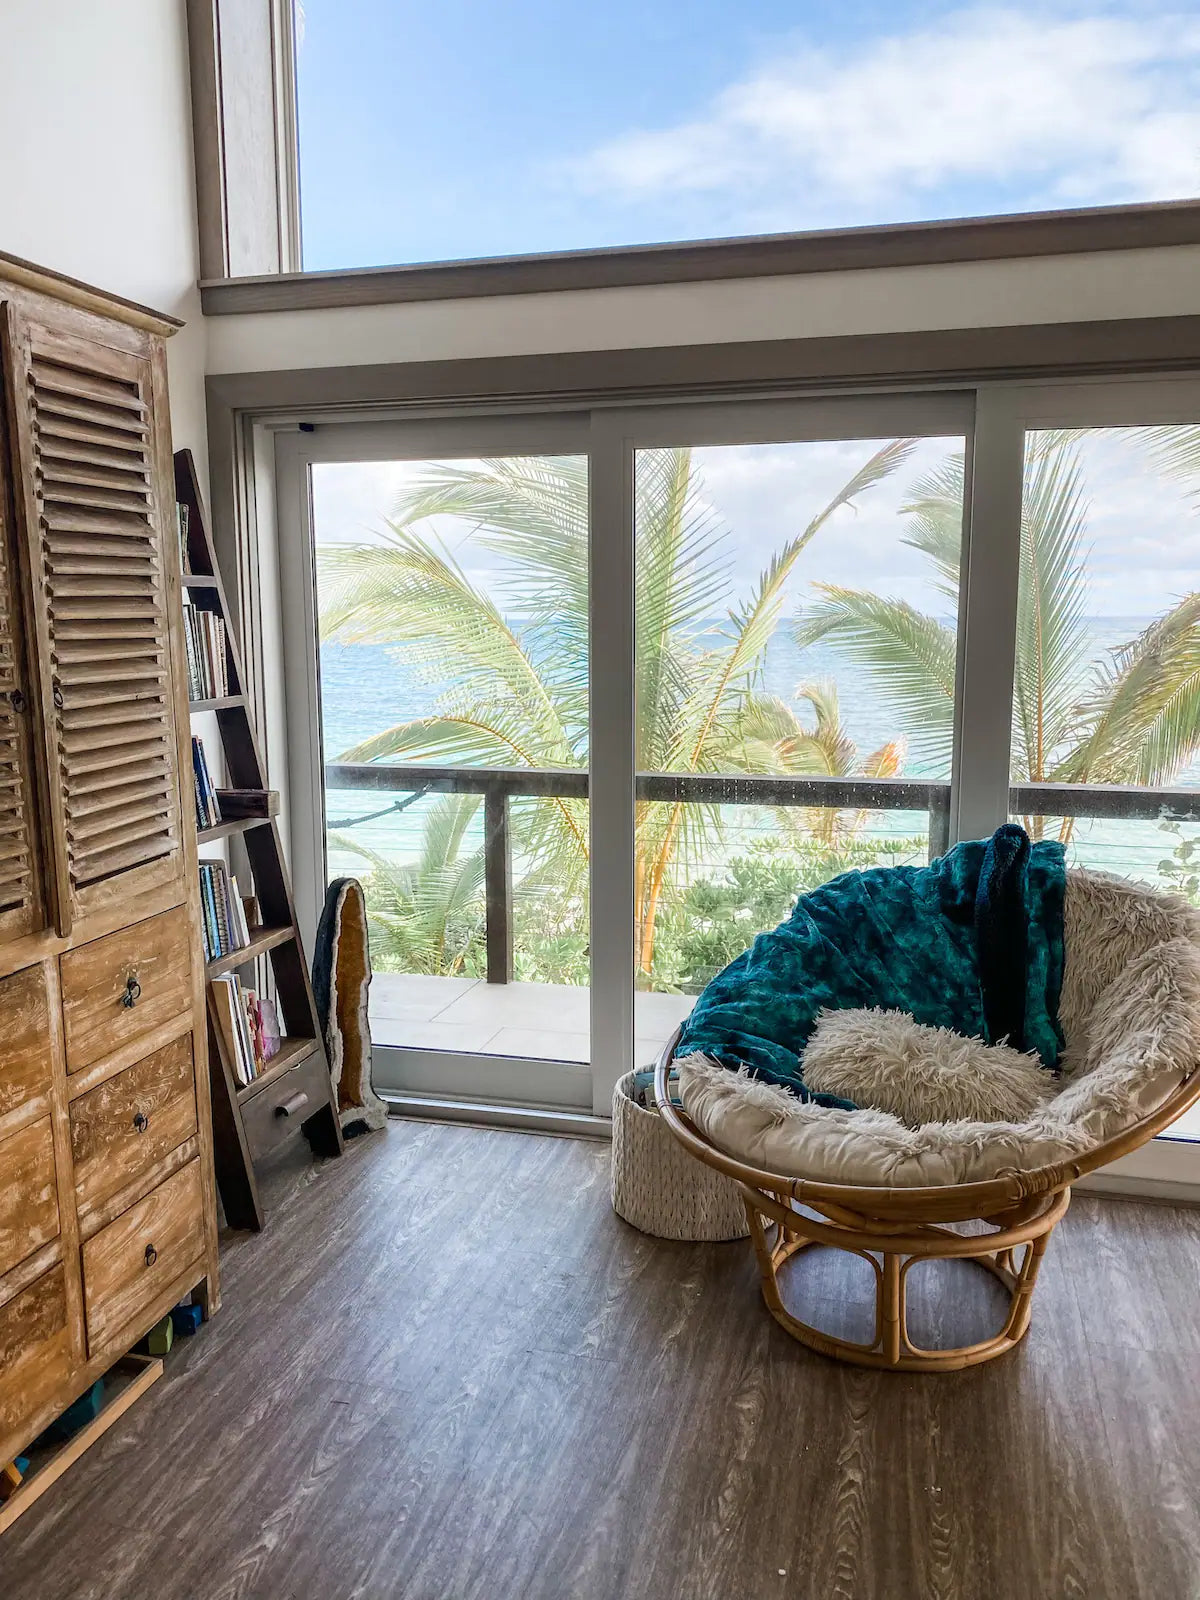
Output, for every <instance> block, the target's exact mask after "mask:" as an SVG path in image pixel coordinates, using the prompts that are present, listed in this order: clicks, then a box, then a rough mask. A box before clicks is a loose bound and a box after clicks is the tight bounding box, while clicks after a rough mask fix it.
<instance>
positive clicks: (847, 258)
mask: <svg viewBox="0 0 1200 1600" xmlns="http://www.w3.org/2000/svg"><path fill="white" fill-rule="evenodd" d="M1194 244H1200V201H1194V200H1183V201H1169V202H1165V203H1158V204H1152V205H1132V206H1095V207H1088V208H1086V209H1082V210H1076V211H1043V212H1027V213H1022V214H1019V215H1015V216H998V217H967V218H956V219H953V220H950V221H944V222H915V223H892V224H887V225H884V226H879V227H866V228H842V229H827V230H821V231H815V232H811V233H780V234H764V235H758V236H752V237H747V238H742V239H705V240H698V241H695V242H689V243H683V244H650V245H635V246H630V247H620V248H615V249H604V250H567V251H559V252H554V253H550V254H546V255H528V256H496V257H490V258H484V259H480V260H474V261H437V262H428V263H419V264H416V265H412V266H392V267H355V268H346V269H344V270H338V271H333V272H294V273H272V274H267V275H264V276H261V277H241V278H212V279H207V280H205V281H203V282H202V283H201V285H200V291H201V302H202V305H203V309H204V314H205V315H206V316H231V315H236V314H238V313H245V312H257V311H301V310H311V311H316V310H328V309H330V308H333V307H337V306H367V305H391V304H397V303H400V302H404V301H416V300H461V299H469V298H472V297H483V296H489V295H506V294H544V293H550V292H554V291H559V290H572V289H611V288H623V287H629V286H632V285H646V284H665V283H696V282H711V281H713V280H716V279H722V278H760V277H778V276H788V275H792V274H799V273H816V272H847V271H863V270H870V269H874V268H878V267H904V266H928V265H933V264H938V263H946V262H963V261H966V262H970V261H994V260H1002V259H1006V258H1007V259H1015V258H1018V257H1030V256H1050V255H1075V254H1086V253H1090V252H1094V251H1107V250H1145V249H1156V248H1160V247H1163V246H1170V245H1194Z"/></svg>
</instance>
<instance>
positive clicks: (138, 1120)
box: [133, 1111, 150, 1133]
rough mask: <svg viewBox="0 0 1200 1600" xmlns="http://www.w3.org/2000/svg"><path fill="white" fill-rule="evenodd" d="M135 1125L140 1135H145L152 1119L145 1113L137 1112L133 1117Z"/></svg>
mask: <svg viewBox="0 0 1200 1600" xmlns="http://www.w3.org/2000/svg"><path fill="white" fill-rule="evenodd" d="M133 1125H134V1127H135V1128H136V1129H137V1131H138V1132H139V1133H145V1131H146V1129H147V1128H148V1127H149V1126H150V1118H149V1117H148V1116H147V1115H146V1113H145V1112H144V1111H136V1112H134V1116H133Z"/></svg>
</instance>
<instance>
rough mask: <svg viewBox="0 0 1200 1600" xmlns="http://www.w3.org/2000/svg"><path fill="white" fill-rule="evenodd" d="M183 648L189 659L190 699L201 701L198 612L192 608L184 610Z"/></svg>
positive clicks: (187, 607)
mask: <svg viewBox="0 0 1200 1600" xmlns="http://www.w3.org/2000/svg"><path fill="white" fill-rule="evenodd" d="M183 646H184V654H185V655H186V657H187V679H188V699H189V700H201V699H203V698H204V697H203V695H202V694H201V693H200V674H199V670H198V667H197V660H196V612H195V609H194V608H193V607H192V606H184V608H183Z"/></svg>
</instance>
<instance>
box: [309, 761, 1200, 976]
mask: <svg viewBox="0 0 1200 1600" xmlns="http://www.w3.org/2000/svg"><path fill="white" fill-rule="evenodd" d="M325 783H326V786H327V787H328V788H330V789H359V790H363V791H366V792H371V793H386V794H393V793H394V794H406V795H416V794H426V793H428V794H478V795H482V796H483V861H484V904H485V919H486V921H485V937H486V946H487V981H488V982H489V983H508V982H509V981H510V980H511V978H512V975H513V947H512V942H513V914H512V839H511V833H510V829H509V813H508V803H509V801H510V800H511V799H513V798H514V797H521V798H533V799H553V800H586V799H587V797H588V774H587V773H586V772H573V771H569V770H564V769H545V768H533V767H439V766H433V765H432V764H426V763H424V762H421V763H412V764H409V765H405V766H400V765H397V766H375V765H363V766H353V765H342V764H338V763H331V764H330V765H329V766H327V767H326V768H325ZM636 792H637V798H638V799H639V800H650V801H666V802H667V803H668V804H669V803H671V802H673V801H682V802H685V803H690V804H693V805H694V804H703V805H722V806H759V807H764V806H766V807H773V806H787V807H792V806H813V807H819V808H824V809H828V810H834V811H844V810H854V811H924V812H925V813H926V814H927V816H928V818H929V854H930V856H931V858H932V857H933V856H936V855H941V854H942V852H943V851H945V850H946V849H947V847H948V846H949V843H950V785H949V784H948V783H946V782H944V781H938V780H929V779H921V778H826V777H811V778H789V777H783V776H774V775H763V776H760V775H757V774H756V775H745V776H715V775H712V774H709V773H699V772H680V773H675V772H639V773H638V775H637V780H636ZM1009 809H1010V811H1011V812H1012V814H1013V815H1015V816H1042V817H1114V818H1115V817H1119V818H1122V819H1124V820H1135V821H1136V820H1148V821H1158V822H1200V793H1197V792H1196V791H1194V790H1189V789H1123V788H1116V787H1110V786H1107V785H1101V784H1086V785H1085V784H1065V783H1050V784H1015V785H1014V786H1013V787H1012V788H1011V789H1010V790H1009ZM383 814H384V815H386V812H385V813H383ZM354 820H355V821H357V820H360V819H354ZM347 825H348V824H347Z"/></svg>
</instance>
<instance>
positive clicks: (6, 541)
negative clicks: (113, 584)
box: [0, 419, 44, 944]
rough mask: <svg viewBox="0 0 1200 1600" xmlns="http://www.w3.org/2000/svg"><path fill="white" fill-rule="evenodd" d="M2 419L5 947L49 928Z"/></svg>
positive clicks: (0, 830)
mask: <svg viewBox="0 0 1200 1600" xmlns="http://www.w3.org/2000/svg"><path fill="white" fill-rule="evenodd" d="M3 441H4V428H3V421H2V419H0V944H7V943H9V942H10V941H11V940H13V939H19V938H20V937H21V936H22V935H24V934H29V933H36V932H37V931H38V929H39V928H41V927H42V926H43V925H44V915H43V911H42V905H41V891H40V881H39V878H40V874H39V871H38V840H37V826H36V822H35V813H34V787H33V767H32V763H31V750H30V720H29V709H30V695H29V689H28V686H27V684H26V681H25V652H24V650H23V649H22V633H23V629H22V625H21V588H20V582H19V578H18V567H17V562H16V547H15V545H14V543H13V529H12V527H11V525H10V517H9V510H8V507H9V504H10V499H9V485H8V483H7V482H6V480H5V472H4V461H3Z"/></svg>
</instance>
